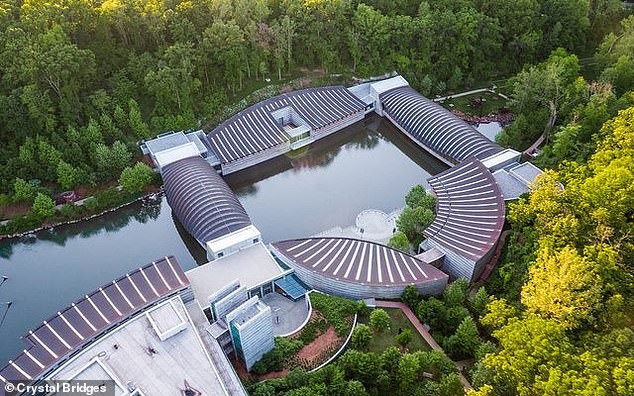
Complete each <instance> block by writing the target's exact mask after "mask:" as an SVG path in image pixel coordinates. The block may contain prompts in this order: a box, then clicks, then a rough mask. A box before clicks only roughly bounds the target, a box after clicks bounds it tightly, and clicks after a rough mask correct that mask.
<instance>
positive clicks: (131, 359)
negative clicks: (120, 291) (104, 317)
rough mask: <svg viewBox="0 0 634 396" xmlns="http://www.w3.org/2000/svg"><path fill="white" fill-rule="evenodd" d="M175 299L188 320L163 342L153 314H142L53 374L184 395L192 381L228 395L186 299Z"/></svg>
mask: <svg viewBox="0 0 634 396" xmlns="http://www.w3.org/2000/svg"><path fill="white" fill-rule="evenodd" d="M170 301H171V304H170V305H171V306H172V307H174V309H175V310H176V312H178V315H179V316H180V317H182V318H186V325H187V326H186V328H185V330H183V331H181V332H179V333H177V334H175V335H173V336H171V337H169V338H168V339H166V340H165V341H161V340H160V339H159V338H158V336H157V334H156V332H155V331H154V329H153V327H152V326H151V325H150V323H149V320H148V317H147V316H146V315H142V314H141V315H137V316H136V317H134V318H133V319H132V320H130V321H129V322H127V323H126V324H124V325H122V326H120V327H118V328H116V329H115V330H113V331H112V332H111V333H109V334H107V335H106V336H103V337H102V338H101V339H99V340H98V341H96V342H95V343H93V344H92V345H90V347H88V348H86V349H85V350H84V351H82V353H81V354H79V355H77V356H76V357H74V358H73V359H71V360H70V361H69V362H68V363H67V364H65V365H64V366H63V367H62V368H61V369H59V370H58V371H56V372H55V373H54V374H53V375H52V376H51V377H50V378H51V379H64V380H68V379H72V378H75V377H78V378H83V379H96V380H98V379H105V380H109V379H113V380H115V382H116V383H117V387H118V388H124V387H125V388H124V389H125V391H127V390H128V388H129V387H130V388H136V389H139V390H141V391H142V392H143V394H144V395H146V396H154V395H156V396H163V395H166V394H170V395H174V394H180V390H181V389H184V388H185V385H184V382H185V381H187V383H189V385H190V386H191V387H192V388H194V389H197V390H199V391H200V392H202V393H203V394H204V395H228V394H229V392H227V390H226V388H225V385H224V384H223V382H222V380H221V379H220V377H219V374H218V371H217V369H216V367H215V365H214V364H213V363H212V360H211V358H210V356H209V354H208V353H207V350H206V349H205V346H204V344H203V342H202V340H201V338H200V336H199V334H198V333H197V332H196V328H195V326H194V324H193V323H192V320H191V319H190V317H189V316H188V314H187V311H186V309H185V306H184V304H183V302H182V300H181V299H180V297H178V296H177V297H174V298H172V299H170ZM156 313H157V314H159V312H156ZM164 313H165V312H161V313H160V314H164ZM118 394H119V393H118Z"/></svg>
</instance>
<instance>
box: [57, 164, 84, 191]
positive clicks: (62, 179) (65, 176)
mask: <svg viewBox="0 0 634 396" xmlns="http://www.w3.org/2000/svg"><path fill="white" fill-rule="evenodd" d="M78 181H79V172H78V171H77V169H75V168H74V167H73V166H72V165H70V164H69V163H67V162H65V161H60V162H59V163H58V164H57V183H59V185H60V186H61V187H62V188H63V189H64V190H68V189H71V188H73V187H75V185H76V184H77V182H78Z"/></svg>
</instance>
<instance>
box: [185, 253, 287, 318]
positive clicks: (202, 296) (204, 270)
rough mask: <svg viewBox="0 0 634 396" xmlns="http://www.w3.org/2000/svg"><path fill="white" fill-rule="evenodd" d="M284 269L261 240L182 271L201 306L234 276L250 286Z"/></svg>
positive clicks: (206, 305) (278, 273) (205, 306)
mask: <svg viewBox="0 0 634 396" xmlns="http://www.w3.org/2000/svg"><path fill="white" fill-rule="evenodd" d="M283 272H284V271H283V270H282V269H281V268H280V266H279V265H278V264H277V262H276V261H275V259H274V258H273V257H272V256H271V254H270V253H269V251H268V249H267V248H266V246H264V244H263V243H262V242H259V243H256V244H255V245H253V246H249V247H248V248H245V249H242V250H240V251H239V252H236V253H233V254H230V255H228V256H225V257H222V258H219V259H217V260H214V261H212V262H209V263H207V264H204V265H201V266H200V267H197V268H194V269H192V270H189V271H187V272H186V275H187V277H188V278H189V281H190V282H191V285H192V288H193V289H194V295H195V296H196V299H197V300H198V303H199V304H200V305H201V307H203V308H208V307H209V296H211V295H212V294H213V293H215V292H217V291H218V290H220V289H222V288H223V287H224V286H226V285H227V284H228V283H229V282H231V281H234V280H236V279H239V280H240V284H241V285H242V286H245V287H246V288H247V289H250V288H252V287H254V286H257V285H259V284H261V283H262V282H264V281H267V280H272V279H274V278H275V277H277V276H280V275H281V274H282V273H283Z"/></svg>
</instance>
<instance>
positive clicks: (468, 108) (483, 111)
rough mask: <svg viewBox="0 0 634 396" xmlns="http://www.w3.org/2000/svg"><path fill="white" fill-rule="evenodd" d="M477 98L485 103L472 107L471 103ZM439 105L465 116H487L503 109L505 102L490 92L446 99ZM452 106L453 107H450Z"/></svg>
mask: <svg viewBox="0 0 634 396" xmlns="http://www.w3.org/2000/svg"><path fill="white" fill-rule="evenodd" d="M478 98H482V99H485V101H483V102H482V103H481V104H480V105H479V106H475V107H474V106H472V105H471V101H472V100H474V99H478ZM441 104H442V106H443V107H444V108H446V109H448V110H458V111H461V112H463V113H466V114H472V115H477V116H485V115H487V114H491V113H497V112H498V111H499V110H500V109H501V108H503V107H505V106H506V100H505V99H504V98H502V97H500V96H498V95H496V94H493V93H491V92H480V93H477V94H474V95H468V96H460V97H458V98H452V99H447V100H445V101H444V102H443V103H441ZM452 104H453V106H450V105H452Z"/></svg>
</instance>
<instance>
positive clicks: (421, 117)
mask: <svg viewBox="0 0 634 396" xmlns="http://www.w3.org/2000/svg"><path fill="white" fill-rule="evenodd" d="M380 99H381V105H382V106H383V112H384V113H386V114H387V115H388V116H389V117H390V118H391V119H392V120H393V121H394V122H395V123H397V124H398V125H399V126H401V127H402V128H403V129H405V130H406V131H407V132H408V133H409V134H410V135H412V136H413V137H414V138H415V139H417V140H418V141H419V142H421V143H422V144H424V145H425V146H427V147H429V149H431V150H434V152H436V153H437V154H439V155H441V156H442V157H444V158H446V159H448V160H449V161H451V162H453V163H458V162H461V161H463V160H465V159H467V158H469V157H473V156H475V157H477V158H480V159H482V158H486V157H488V156H490V155H492V154H494V153H497V152H498V151H501V150H502V148H501V147H500V146H498V145H497V144H495V143H494V142H491V141H490V140H489V139H487V138H486V137H485V136H484V135H482V134H481V133H480V132H478V131H477V130H476V129H475V128H473V127H472V126H471V125H469V124H467V123H466V122H464V121H463V120H461V119H459V118H458V117H456V116H455V115H453V114H451V112H449V111H448V110H446V109H445V108H443V107H442V106H440V105H439V104H437V103H434V102H432V101H431V100H429V99H427V98H425V97H423V96H422V95H421V94H419V93H418V92H416V91H415V90H414V89H413V88H411V87H409V86H407V87H400V88H394V89H391V90H389V91H386V92H384V93H382V94H381V95H380Z"/></svg>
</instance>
